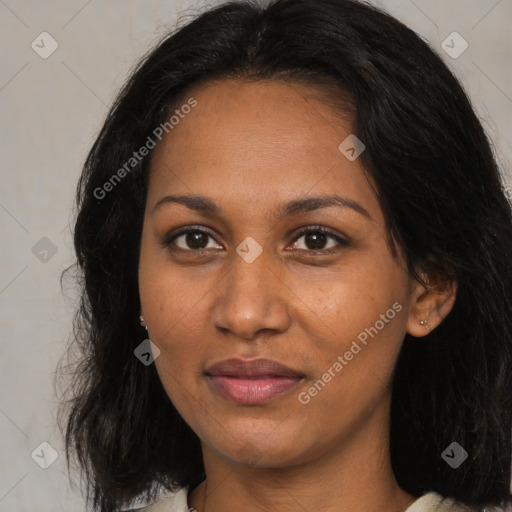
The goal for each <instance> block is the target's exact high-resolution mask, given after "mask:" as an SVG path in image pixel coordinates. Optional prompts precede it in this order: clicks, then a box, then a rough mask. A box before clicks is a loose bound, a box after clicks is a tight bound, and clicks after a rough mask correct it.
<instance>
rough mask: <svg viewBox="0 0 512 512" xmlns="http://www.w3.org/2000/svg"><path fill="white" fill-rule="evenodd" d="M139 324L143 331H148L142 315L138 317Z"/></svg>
mask: <svg viewBox="0 0 512 512" xmlns="http://www.w3.org/2000/svg"><path fill="white" fill-rule="evenodd" d="M139 323H140V325H141V326H142V327H144V329H146V331H147V330H148V327H147V325H146V323H145V322H144V317H143V316H142V315H140V316H139Z"/></svg>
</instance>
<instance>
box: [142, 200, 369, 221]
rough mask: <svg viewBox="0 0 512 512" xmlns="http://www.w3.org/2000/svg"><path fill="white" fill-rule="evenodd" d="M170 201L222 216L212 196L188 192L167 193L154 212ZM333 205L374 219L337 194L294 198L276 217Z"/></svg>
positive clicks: (357, 205) (154, 208) (351, 201)
mask: <svg viewBox="0 0 512 512" xmlns="http://www.w3.org/2000/svg"><path fill="white" fill-rule="evenodd" d="M169 203H178V204H182V205H184V206H186V207H187V208H189V209H190V210H194V211H197V212H200V213H203V214H207V215H214V216H217V217H218V216H220V215H221V213H222V209H221V208H220V207H219V206H218V205H217V204H216V203H215V201H214V200H213V199H211V198H210V197H206V196H202V195H195V194H187V195H167V196H164V197H162V198H161V199H159V200H158V201H157V203H156V204H155V206H154V207H153V210H152V212H151V213H152V214H154V213H155V211H156V210H158V209H159V208H160V207H162V206H163V205H165V204H169ZM332 206H338V207H343V208H351V209H352V210H354V211H356V212H357V213H359V214H361V215H363V216H364V217H366V218H368V219H369V220H371V221H373V218H372V216H371V215H370V213H369V212H368V210H366V208H364V207H363V206H361V205H360V204H359V203H357V202H356V201H353V200H352V199H347V198H344V197H341V196H339V195H337V194H333V195H323V196H318V197H305V198H301V199H293V200H292V201H289V202H287V203H282V204H280V205H278V207H277V209H276V212H275V214H274V215H275V218H276V219H277V220H278V221H279V220H281V219H283V218H284V217H288V216H291V215H297V214H299V213H306V212H311V211H314V210H320V209H321V208H329V207H332Z"/></svg>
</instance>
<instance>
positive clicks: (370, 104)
mask: <svg viewBox="0 0 512 512" xmlns="http://www.w3.org/2000/svg"><path fill="white" fill-rule="evenodd" d="M77 202H78V217H77V221H76V227H75V240H74V241H75V248H76V252H77V264H78V267H79V270H80V271H81V275H82V276H83V296H82V303H81V308H80V310H79V312H78V314H77V318H76V320H77V323H76V329H75V333H76V337H77V340H78V341H79V342H80V344H81V348H82V353H83V356H82V358H81V359H80V360H79V362H78V365H77V368H76V370H75V381H74V383H73V386H72V387H71V391H72V396H71V397H70V398H69V400H68V401H69V408H65V407H63V409H62V413H65V414H66V426H65V429H66V443H67V455H68V460H69V457H70V454H71V452H72V451H74V452H75V453H76V456H77V460H78V462H79V464H80V465H81V467H82V470H83V472H84V475H85V478H86V481H87V483H88V499H89V502H90V503H91V504H92V507H93V508H94V509H97V510H102V511H104V512H113V511H116V510H120V509H121V508H122V507H123V505H124V506H125V507H126V506H128V507H129V506H132V507H133V506H134V504H135V502H134V500H135V498H138V497H144V498H145V499H146V501H147V502H148V503H151V502H155V501H156V502H157V503H156V504H154V505H152V506H149V507H147V508H144V510H147V511H164V510H165V511H180V512H182V511H185V510H188V509H189V508H190V509H194V510H197V511H205V512H210V511H216V510H223V511H229V510H235V509H236V510H244V511H249V512H251V511H256V510H258V511H260V510H269V511H290V512H292V511H303V510H318V509H321V510H324V511H335V510H336V511H352V510H358V511H359V510H366V511H372V510H379V511H389V512H391V511H393V512H403V511H406V510H407V511H408V512H421V511H431V510H443V511H444V510H455V511H460V510H468V509H469V510H483V509H484V508H485V507H489V506H500V505H505V504H506V502H507V501H510V498H511V494H510V478H511V474H510V458H511V427H512V420H511V417H512V414H511V406H512V382H511V381H512V378H511V372H510V369H511V361H512V292H511V290H512V270H511V266H510V257H511V256H512V219H511V210H510V205H509V203H508V201H507V199H506V196H505V194H504V189H503V186H502V183H501V180H500V174H499V170H498V168H497V165H496V163H495V160H494V157H493V154H492V151H491V149H490V145H489V142H488V140H487V138H486V135H485V133H484V131H483V129H482V126H481V124H480V123H479V121H478V119H477V117H476V116H475V113H474V111H473V109H472V107H471V105H470V102H469V100H468V98H467V97H466V95H465V93H464V92H463V90H462V88H461V86H460V85H459V83H458V81H457V80H456V79H455V78H454V77H453V75H452V74H451V73H450V71H449V70H448V69H447V67H446V66H445V65H444V64H443V62H442V61H441V59H440V58H439V57H438V56H437V55H436V54H435V53H434V52H433V51H432V50H431V49H430V48H429V47H428V46H427V44H425V43H424V42H423V41H422V40H421V39H420V38H419V37H418V36H417V35H415V34H414V32H412V31H411V30H410V29H408V28H406V27H405V26H404V25H402V24H401V23H400V22H398V21H397V20H395V19H394V18H392V17H390V16H389V15H387V14H384V13H383V12H380V11H379V10H377V9H375V8H373V7H370V6H368V5H363V4H361V3H358V2H356V1H351V0H343V1H340V0H315V1H313V0H277V1H273V2H272V3H270V4H268V5H267V6H260V5H258V4H255V3H250V2H243V3H227V4H225V5H222V6H220V7H217V8H214V9H211V10H209V11H208V12H206V13H204V14H203V15H201V16H199V17H198V18H197V19H195V20H194V21H192V22H191V23H189V24H188V25H186V26H184V27H182V28H181V29H180V30H178V31H177V32H175V33H174V34H172V35H170V36H168V37H167V38H165V39H164V40H163V41H162V42H161V43H160V44H159V45H158V46H157V47H156V48H155V49H154V50H153V51H151V52H150V53H149V54H148V55H147V56H146V57H145V58H144V60H143V61H142V62H141V63H140V65H139V66H138V68H137V69H136V70H135V71H134V73H133V74H132V76H131V77H130V79H129V80H128V82H127V84H126V85H125V87H124V88H123V90H122V91H121V93H120V95H119V97H118V98H117V100H116V102H115V104H114V106H113V108H112V110H111V111H110V113H109V115H108V117H107V119H106V122H105V124H104V126H103V128H102V130H101V133H100V134H99V136H98V138H97V140H96V142H95V143H94V145H93V147H92V149H91V151H90V154H89V156H88V158H87V161H86V163H85V166H84V169H83V174H82V177H81V180H80V183H79V187H78V195H77ZM150 340H151V341H150ZM162 489H166V490H168V491H176V492H175V493H174V494H172V495H171V496H170V497H168V498H166V499H163V500H160V501H158V498H160V497H161V496H160V495H159V494H158V493H159V491H161V490H162ZM141 510H142V509H141Z"/></svg>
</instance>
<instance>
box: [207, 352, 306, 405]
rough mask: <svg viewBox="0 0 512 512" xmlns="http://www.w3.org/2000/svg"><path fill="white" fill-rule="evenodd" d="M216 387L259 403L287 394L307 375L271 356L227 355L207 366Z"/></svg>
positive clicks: (246, 401) (239, 399)
mask: <svg viewBox="0 0 512 512" xmlns="http://www.w3.org/2000/svg"><path fill="white" fill-rule="evenodd" d="M206 377H207V381H208V382H209V383H210V385H211V386H212V387H213V389H214V391H215V392H217V393H220V395H222V396H223V397H224V398H228V399H229V400H232V401H234V402H236V403H239V404H246V405H249V404H259V403H264V402H268V401H269V400H271V399H273V398H275V397H277V396H280V395H283V394H285V393H287V392H289V391H291V390H292V389H293V388H295V387H296V386H297V385H298V383H299V382H300V381H301V380H302V379H303V378H304V376H303V375H302V374H300V373H299V372H297V371H295V370H292V369H291V368H288V367H287V366H285V365H283V364H281V363H278V362H277V361H273V360H271V359H254V360H243V359H226V360H224V361H220V362H218V363H215V364H213V365H211V366H209V367H208V368H207V369H206Z"/></svg>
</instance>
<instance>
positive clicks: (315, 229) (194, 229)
mask: <svg viewBox="0 0 512 512" xmlns="http://www.w3.org/2000/svg"><path fill="white" fill-rule="evenodd" d="M189 233H202V234H205V235H207V236H209V237H211V238H213V239H214V240H215V237H214V236H213V235H212V234H211V233H210V232H209V231H207V230H205V229H202V228H200V227H199V226H189V227H187V228H185V229H182V230H181V231H179V232H177V233H173V234H170V235H167V236H166V237H165V239H164V241H163V242H162V245H163V246H164V247H167V248H168V249H169V250H171V251H173V252H182V253H184V252H190V253H196V254H197V253H199V254H204V253H206V252H208V251H209V249H182V248H180V247H178V248H176V247H171V246H172V244H173V242H174V240H176V239H177V238H179V237H180V236H182V235H187V234H189ZM309 233H322V234H324V235H327V236H328V237H329V238H331V239H333V240H335V241H336V242H338V244H339V245H340V246H341V247H348V246H349V245H350V244H349V242H348V241H347V240H344V239H343V238H341V237H339V236H337V235H335V234H334V233H333V232H331V231H330V230H328V229H327V228H324V227H323V226H308V227H306V228H302V229H301V230H300V231H299V233H297V235H296V236H295V238H294V239H293V241H292V243H295V242H296V241H297V240H299V239H300V238H301V237H302V236H304V235H307V234H309ZM217 243H218V242H217ZM290 245H291V244H290ZM297 250H298V251H301V252H309V253H316V254H320V255H322V254H332V253H334V252H336V251H338V250H339V247H331V248H329V249H318V250H315V249H297Z"/></svg>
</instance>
